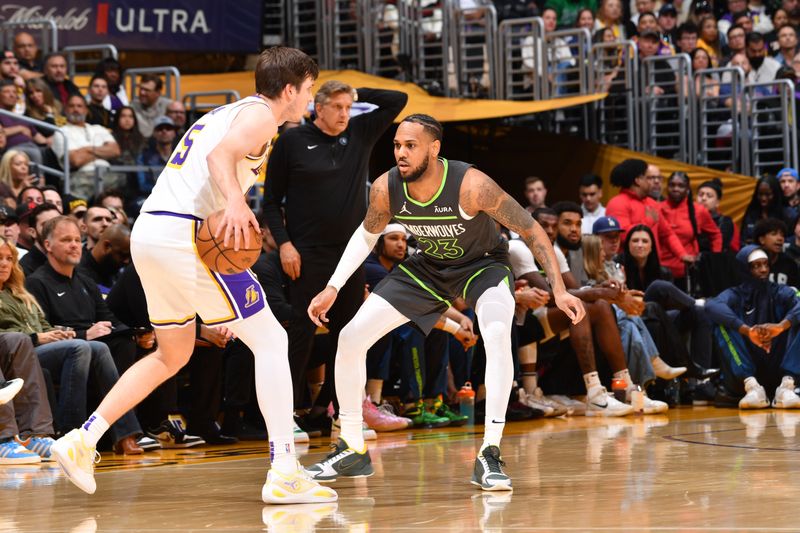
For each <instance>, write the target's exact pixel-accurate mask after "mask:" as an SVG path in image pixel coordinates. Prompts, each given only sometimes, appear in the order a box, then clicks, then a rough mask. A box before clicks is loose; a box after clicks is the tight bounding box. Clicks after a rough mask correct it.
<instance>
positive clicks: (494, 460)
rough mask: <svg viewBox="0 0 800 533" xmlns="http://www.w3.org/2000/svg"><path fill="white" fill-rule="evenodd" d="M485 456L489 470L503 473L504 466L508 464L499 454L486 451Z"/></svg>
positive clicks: (493, 472)
mask: <svg viewBox="0 0 800 533" xmlns="http://www.w3.org/2000/svg"><path fill="white" fill-rule="evenodd" d="M483 458H484V459H485V460H486V464H487V466H488V467H489V472H491V473H492V474H502V473H503V469H502V467H504V466H506V462H505V461H503V460H502V459H500V456H499V455H494V454H493V453H485V454H483Z"/></svg>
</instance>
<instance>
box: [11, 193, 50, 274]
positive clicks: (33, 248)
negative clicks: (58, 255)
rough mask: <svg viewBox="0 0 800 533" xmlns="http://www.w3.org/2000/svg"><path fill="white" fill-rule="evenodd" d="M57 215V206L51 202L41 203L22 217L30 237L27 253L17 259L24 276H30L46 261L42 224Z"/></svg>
mask: <svg viewBox="0 0 800 533" xmlns="http://www.w3.org/2000/svg"><path fill="white" fill-rule="evenodd" d="M57 216H59V212H58V208H56V206H54V205H53V204H47V203H45V204H41V205H37V206H36V207H34V208H33V210H32V211H31V212H30V213H29V214H27V215H26V216H24V217H21V218H25V219H27V222H26V225H28V227H27V228H26V229H27V233H28V236H29V238H30V247H29V248H28V253H26V254H25V256H24V257H23V258H22V259H20V260H19V266H20V267H21V268H22V271H23V272H24V273H25V275H26V276H30V275H31V274H33V273H34V272H36V270H37V269H38V268H39V267H40V266H42V265H44V264H45V263H46V262H47V251H46V250H45V247H44V237H43V236H44V225H45V224H46V223H47V221H49V220H52V219H54V218H56V217H57Z"/></svg>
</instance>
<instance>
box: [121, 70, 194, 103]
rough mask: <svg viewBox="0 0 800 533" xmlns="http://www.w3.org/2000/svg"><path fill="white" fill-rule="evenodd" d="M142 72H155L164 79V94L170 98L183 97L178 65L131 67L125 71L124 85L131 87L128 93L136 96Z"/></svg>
mask: <svg viewBox="0 0 800 533" xmlns="http://www.w3.org/2000/svg"><path fill="white" fill-rule="evenodd" d="M142 74H155V75H157V76H161V77H162V78H163V79H164V92H163V95H164V96H166V97H167V98H169V99H170V100H178V99H179V98H180V97H181V73H180V71H178V69H177V68H176V67H172V66H169V67H147V68H129V69H127V70H126V71H125V78H124V79H123V81H122V85H123V86H127V87H129V91H128V94H130V95H131V97H134V98H135V95H136V83H137V80H138V78H139V76H141V75H142Z"/></svg>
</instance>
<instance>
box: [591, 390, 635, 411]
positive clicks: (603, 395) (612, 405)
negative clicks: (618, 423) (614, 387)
mask: <svg viewBox="0 0 800 533" xmlns="http://www.w3.org/2000/svg"><path fill="white" fill-rule="evenodd" d="M632 412H633V406H632V405H628V404H627V403H622V402H621V401H619V400H617V399H616V398H615V397H614V395H613V394H609V393H608V391H607V390H606V388H605V387H592V389H591V390H590V391H589V392H588V394H587V395H586V416H626V415H629V414H631V413H632Z"/></svg>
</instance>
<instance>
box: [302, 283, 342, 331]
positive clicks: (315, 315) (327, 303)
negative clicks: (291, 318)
mask: <svg viewBox="0 0 800 533" xmlns="http://www.w3.org/2000/svg"><path fill="white" fill-rule="evenodd" d="M337 294H338V293H337V292H336V289H334V288H333V287H331V286H330V285H328V286H327V287H325V288H324V289H323V290H322V292H320V293H319V294H317V295H316V296H314V299H313V300H311V303H310V304H309V306H308V318H310V319H311V321H312V322H313V323H314V324H316V325H317V326H319V327H322V325H323V322H328V317H327V316H326V314H327V313H328V311H329V310H330V308H331V306H333V302H335V301H336V296H337Z"/></svg>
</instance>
